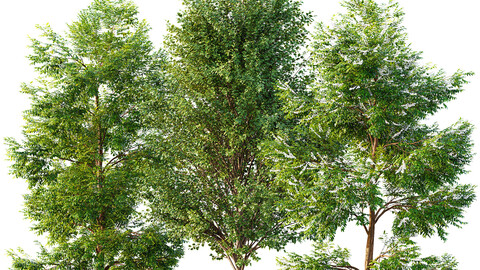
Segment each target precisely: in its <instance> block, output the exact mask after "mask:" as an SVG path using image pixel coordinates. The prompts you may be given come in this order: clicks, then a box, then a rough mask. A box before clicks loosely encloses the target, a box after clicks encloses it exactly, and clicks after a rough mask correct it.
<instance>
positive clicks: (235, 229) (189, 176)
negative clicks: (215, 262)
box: [151, 0, 310, 269]
mask: <svg viewBox="0 0 480 270" xmlns="http://www.w3.org/2000/svg"><path fill="white" fill-rule="evenodd" d="M184 5H185V10H184V11H183V12H181V13H180V15H179V17H178V23H179V25H178V26H170V28H169V31H170V35H169V36H168V37H167V41H166V45H167V48H168V50H169V52H170V54H171V56H172V60H171V65H170V66H169V72H170V74H171V79H172V85H173V87H172V88H173V89H174V91H172V92H171V93H167V94H166V99H167V101H168V102H167V106H168V110H165V109H164V110H162V111H161V112H160V115H161V116H159V119H162V120H161V122H162V123H163V124H162V125H163V126H162V125H159V128H158V130H159V131H158V134H157V140H158V141H159V142H160V143H159V146H158V147H157V149H158V150H159V151H160V153H159V154H163V156H164V157H165V158H166V159H168V157H171V158H172V159H173V160H174V162H175V165H174V166H172V167H171V168H165V167H162V166H158V167H157V168H156V170H157V171H156V172H154V174H156V175H157V179H158V184H156V185H157V187H158V189H157V190H156V191H155V192H154V194H153V195H154V198H155V199H154V202H153V203H152V205H151V206H152V209H153V211H154V214H155V215H156V216H158V217H159V218H160V219H161V220H164V221H166V223H167V224H168V225H170V227H172V228H174V229H175V230H176V231H178V232H181V233H183V235H185V236H186V237H188V238H190V239H192V240H193V241H195V242H196V243H199V244H205V243H207V244H208V245H209V246H210V247H211V248H212V250H213V251H214V252H216V255H215V256H216V258H218V259H222V258H227V259H228V260H229V262H230V264H231V266H232V268H233V269H244V268H245V266H247V265H248V264H250V261H251V260H252V259H254V260H258V259H259V258H258V257H256V255H255V254H256V252H257V250H258V249H259V248H263V247H269V248H274V249H280V248H282V247H283V246H284V245H285V244H286V243H287V242H289V241H291V240H292V237H293V234H292V232H290V231H288V228H287V226H286V224H284V223H282V221H281V220H282V217H283V215H284V211H280V210H279V209H277V206H276V202H277V201H279V200H281V198H282V193H281V190H279V189H278V188H277V187H276V186H275V185H274V184H273V176H272V175H271V173H270V167H268V166H266V165H265V164H264V162H263V160H262V159H261V158H260V156H259V153H260V152H261V151H262V149H261V148H260V147H259V145H260V143H261V142H262V141H263V140H265V139H266V138H270V137H271V136H272V132H273V131H274V130H276V129H277V128H279V126H281V125H282V123H283V120H282V119H283V113H282V112H281V110H280V103H279V100H278V98H277V96H276V93H277V92H278V85H279V83H280V82H282V83H289V82H290V81H292V80H291V79H292V75H293V73H294V69H295V67H296V62H297V61H298V59H299V58H300V54H299V52H298V50H299V48H300V46H301V45H302V43H303V42H304V38H305V36H306V30H305V28H304V26H305V24H306V23H308V22H309V21H310V15H308V14H305V13H304V12H303V11H301V9H300V7H299V6H300V3H299V2H297V1H291V0H268V1H265V0H261V1H260V0H216V1H210V0H202V1H193V0H186V1H184ZM165 111H168V112H169V114H168V115H163V114H164V112H165ZM167 145H168V147H167ZM166 153H168V154H166ZM158 163H159V164H160V163H161V158H160V159H159V162H158ZM168 163H169V162H167V164H168Z"/></svg>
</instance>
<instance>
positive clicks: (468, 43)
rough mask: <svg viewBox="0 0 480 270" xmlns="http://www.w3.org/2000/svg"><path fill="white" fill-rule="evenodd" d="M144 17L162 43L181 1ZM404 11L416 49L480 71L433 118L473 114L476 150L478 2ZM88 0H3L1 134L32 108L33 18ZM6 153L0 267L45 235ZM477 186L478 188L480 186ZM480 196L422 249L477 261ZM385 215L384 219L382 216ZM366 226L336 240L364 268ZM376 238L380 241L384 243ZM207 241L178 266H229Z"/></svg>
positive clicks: (0, 172) (65, 15)
mask: <svg viewBox="0 0 480 270" xmlns="http://www.w3.org/2000/svg"><path fill="white" fill-rule="evenodd" d="M135 2H136V4H137V5H138V6H139V10H140V17H141V18H144V19H146V20H147V21H148V22H149V24H150V25H151V26H152V31H151V32H150V35H151V39H152V40H153V41H154V43H155V46H157V47H160V46H162V37H163V35H164V34H165V29H166V21H167V20H168V21H170V22H175V17H176V13H177V12H178V10H179V9H180V8H181V4H180V1H167V0H163V1H160V0H156V1H155V0H136V1H135ZM399 2H400V5H401V6H402V7H403V8H404V11H405V13H406V16H405V22H404V25H405V26H406V27H407V31H408V33H409V40H410V42H411V43H412V47H413V48H414V49H415V50H419V51H423V52H424V54H423V57H424V61H425V63H434V64H437V65H438V66H439V67H441V68H444V69H445V70H446V71H447V73H452V72H454V71H455V70H457V69H458V68H461V69H463V70H467V71H474V72H476V73H477V74H478V75H475V76H474V77H470V81H471V83H470V84H468V85H467V86H466V89H465V91H464V92H463V93H461V94H459V95H458V97H457V99H456V100H455V101H453V102H450V103H449V104H448V109H446V110H443V111H441V112H439V113H438V114H437V115H435V116H434V117H433V118H432V120H434V121H438V122H439V124H440V127H446V126H448V125H450V124H453V123H454V122H456V121H457V120H458V119H459V118H460V117H461V118H463V119H466V120H468V121H470V122H472V123H473V124H474V125H475V126H476V127H477V130H475V132H474V134H473V140H474V141H475V142H476V143H477V146H476V147H475V149H474V151H475V152H476V153H479V152H480V151H479V146H478V145H480V137H479V131H478V127H480V117H479V115H478V114H479V112H480V109H479V107H480V103H479V101H480V100H479V97H480V95H479V94H478V91H479V89H480V79H479V76H480V46H479V37H478V35H479V30H478V29H479V27H480V15H479V13H478V12H479V11H480V2H478V1H477V0H456V1H447V0H400V1H399ZM89 3H90V0H75V1H73V0H72V1H65V0H63V1H62V0H41V1H34V0H15V1H7V0H3V1H2V2H1V5H0V30H1V31H0V37H1V40H0V69H1V70H0V110H1V112H0V117H1V122H0V125H1V129H0V138H4V137H16V138H19V137H20V134H21V126H22V125H23V119H22V111H23V110H26V109H28V108H29V103H28V98H27V97H26V96H24V95H22V94H20V93H19V89H20V87H19V86H20V84H21V83H22V82H31V81H33V80H34V78H35V74H34V72H33V69H32V68H31V67H30V66H29V63H28V61H27V59H26V58H25V57H26V56H27V55H28V54H29V49H28V48H27V46H28V45H29V40H28V36H29V35H30V36H32V37H35V36H36V35H38V31H36V30H35V27H34V26H35V24H41V25H44V24H46V23H50V24H51V26H52V27H53V29H54V30H55V31H56V32H59V33H62V32H63V31H65V24H66V23H70V22H72V21H73V20H75V18H76V15H77V13H78V12H79V11H80V10H81V9H83V8H86V7H87V6H88V5H89ZM303 7H304V9H305V10H311V11H313V12H314V15H315V16H316V17H315V20H316V21H323V22H328V21H329V20H330V18H331V16H332V15H333V14H335V13H338V12H339V11H341V10H342V9H341V7H340V4H339V1H338V0H322V1H318V0H317V1H315V0H305V1H304V6H303ZM479 158H480V157H479V155H477V156H475V158H474V160H473V162H472V163H471V166H470V167H469V169H470V171H471V172H470V173H469V174H468V175H463V176H462V177H461V182H462V183H472V184H477V181H476V180H477V179H478V176H479V175H480V168H479V165H480V163H479ZM9 164H10V163H9V161H8V160H6V155H5V145H4V144H3V142H2V143H0V207H1V208H0V209H1V212H0V269H8V267H9V266H10V259H9V258H8V257H6V255H5V253H6V250H7V249H12V248H13V249H15V248H17V247H22V248H23V249H25V250H26V251H27V252H28V253H30V254H32V255H34V253H35V252H36V250H37V248H36V246H35V245H34V241H35V240H38V239H42V238H41V237H38V236H36V235H35V234H34V233H33V232H32V231H30V230H29V227H30V225H31V224H30V222H29V221H28V220H26V219H24V217H23V214H22V213H21V210H22V204H23V198H22V194H25V193H26V192H27V189H26V184H25V181H24V180H22V179H14V178H13V177H12V176H11V175H9V173H8V172H9V168H8V166H9ZM477 192H478V189H477ZM479 214H480V203H479V201H476V202H475V203H474V204H473V205H472V207H471V208H469V209H468V210H467V211H466V213H465V218H464V221H466V222H468V224H466V225H465V226H463V228H462V229H458V228H451V229H449V232H450V234H449V237H448V241H446V242H443V241H441V240H439V239H438V238H431V239H417V240H418V241H419V242H420V243H421V246H422V252H423V254H424V255H430V254H436V255H440V254H443V253H445V252H447V253H450V254H453V255H454V256H455V257H456V258H457V259H458V261H459V262H460V266H459V269H478V255H479V249H478V246H477V245H478V243H480V233H479V231H480V216H479ZM385 221H386V222H385ZM380 226H383V227H382V228H381V229H378V230H377V232H379V234H380V233H381V232H382V231H383V230H384V229H385V230H387V229H388V219H385V220H384V222H383V223H382V224H380ZM365 240H366V239H365V233H364V231H363V229H362V228H360V227H355V226H349V227H348V228H347V230H346V232H344V233H339V234H338V236H337V238H336V242H337V244H339V245H341V246H342V247H348V248H350V249H351V252H352V260H351V263H352V264H353V265H354V266H357V267H359V268H362V266H363V258H364V247H365ZM381 246H382V245H381V243H380V242H377V248H381ZM286 250H287V251H288V252H299V253H305V252H308V251H309V250H310V244H309V243H302V244H296V245H293V244H291V245H288V246H287V248H286ZM209 253H210V252H209V250H208V248H203V249H200V250H199V251H188V250H187V251H186V254H185V256H184V257H183V258H182V259H181V260H180V264H179V266H178V268H177V269H181V270H188V269H211V270H215V269H229V268H230V266H229V264H228V262H227V261H212V260H211V259H210V257H209V256H208V254H209ZM282 254H284V253H277V252H275V251H270V250H262V251H260V257H261V258H262V260H261V261H260V262H255V263H253V265H252V266H251V267H249V269H251V270H264V269H276V262H275V258H276V256H279V255H282Z"/></svg>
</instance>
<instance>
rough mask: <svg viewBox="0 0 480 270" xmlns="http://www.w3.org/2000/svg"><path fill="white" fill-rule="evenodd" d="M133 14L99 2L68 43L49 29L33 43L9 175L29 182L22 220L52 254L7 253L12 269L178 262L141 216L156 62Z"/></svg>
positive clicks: (173, 245) (172, 246)
mask: <svg viewBox="0 0 480 270" xmlns="http://www.w3.org/2000/svg"><path fill="white" fill-rule="evenodd" d="M136 15H137V8H136V7H135V6H134V5H133V4H132V3H131V2H128V1H122V0H119V1H113V0H112V1H110V0H96V1H94V2H93V3H92V4H91V5H90V6H89V7H88V8H87V9H85V10H83V11H81V12H80V13H79V15H78V19H77V21H75V22H73V23H72V24H70V25H69V26H68V32H67V34H66V36H65V37H63V36H61V35H59V34H57V33H55V32H54V31H53V30H52V29H51V28H50V27H49V26H46V27H40V30H41V32H42V35H41V38H40V39H32V45H31V48H32V50H33V53H32V54H31V55H30V56H29V59H30V61H31V63H32V65H34V67H35V69H36V71H37V72H38V73H39V74H40V77H39V79H38V83H37V84H32V85H27V84H25V85H23V87H22V91H23V92H24V93H26V94H28V95H29V96H30V98H31V108H30V109H29V110H27V111H25V121H26V124H25V126H24V128H23V135H24V139H23V141H20V142H17V141H15V140H14V139H8V140H7V143H8V144H9V156H10V158H11V159H12V161H13V165H12V172H13V174H14V175H15V176H16V177H19V178H23V179H26V180H27V182H28V187H29V190H30V193H29V194H27V195H25V215H26V216H27V217H28V218H29V219H31V220H32V221H33V222H34V225H33V230H34V231H35V232H37V233H38V234H46V235H47V238H48V240H49V242H48V243H49V245H50V246H52V249H51V250H47V249H46V248H43V247H42V251H41V252H40V253H39V258H38V259H36V260H29V259H27V258H22V257H21V256H19V255H15V253H12V257H13V258H14V266H13V267H14V269H51V267H55V268H58V269H152V268H155V269H170V268H172V267H173V266H175V265H176V263H177V260H178V258H179V257H180V256H181V255H182V254H183V251H182V243H181V241H178V240H174V239H170V238H169V237H168V236H167V235H166V234H165V230H164V229H163V228H162V227H161V226H159V225H152V224H150V223H147V222H146V221H145V220H144V218H143V217H142V216H141V214H140V213H139V212H138V207H139V206H140V204H141V201H142V198H141V194H142V192H141V191H142V188H143V185H144V182H145V176H144V174H143V171H144V166H145V164H146V163H145V157H146V155H147V152H146V150H145V147H144V146H143V143H142V139H141V136H142V134H143V133H144V132H145V125H144V124H143V121H144V120H143V119H145V114H146V112H145V110H144V108H145V107H146V104H148V103H149V100H151V99H152V96H153V92H152V91H153V90H152V86H153V85H156V84H159V83H162V82H161V80H162V78H161V77H160V76H158V73H159V72H160V70H159V68H160V67H161V62H162V59H161V58H160V55H159V54H157V53H154V52H153V47H152V44H151V42H150V41H149V40H148V36H147V33H148V30H149V27H148V26H147V25H146V23H145V22H144V21H139V20H138V19H137V17H136Z"/></svg>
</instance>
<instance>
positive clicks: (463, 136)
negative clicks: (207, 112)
mask: <svg viewBox="0 0 480 270" xmlns="http://www.w3.org/2000/svg"><path fill="white" fill-rule="evenodd" d="M343 6H344V7H345V8H346V13H344V14H339V15H338V16H337V17H335V19H334V22H333V25H332V26H326V25H324V24H319V25H318V27H317V30H316V32H315V34H314V38H313V44H312V46H311V54H312V57H311V63H310V68H311V71H312V73H313V76H314V81H313V82H312V84H311V86H310V87H309V88H308V89H307V90H305V91H297V92H294V91H286V92H285V93H284V100H285V101H286V103H287V104H288V105H287V106H286V107H285V110H286V112H287V113H289V115H290V117H291V118H293V119H296V120H297V121H298V123H299V125H298V126H297V127H296V129H295V131H294V132H291V133H286V132H285V133H284V134H282V135H280V136H279V139H278V140H277V143H276V144H274V146H273V147H274V149H273V151H272V152H273V155H272V158H271V159H272V160H274V161H276V163H277V169H278V170H279V173H280V175H281V178H282V179H284V182H285V183H286V187H287V188H289V189H290V190H291V192H292V193H293V194H295V196H294V199H293V200H292V202H291V204H290V206H289V208H290V209H292V210H296V211H292V212H293V214H292V218H293V219H294V220H299V221H300V222H302V223H303V225H304V226H305V227H306V230H307V234H309V235H310V236H311V237H313V238H316V239H320V240H322V239H325V238H333V237H334V235H335V233H336V232H337V229H339V228H345V226H346V225H347V223H348V222H350V221H353V222H355V223H356V224H357V225H359V226H361V227H363V229H364V231H365V233H366V234H367V244H366V255H365V268H366V269H369V268H370V267H372V263H373V247H374V242H375V224H376V223H377V222H378V221H379V219H380V218H381V217H383V216H384V214H386V213H392V214H393V215H394V217H395V219H394V222H393V224H392V231H393V233H394V234H395V236H402V237H407V238H408V237H411V236H416V235H422V236H425V237H430V236H432V235H434V234H436V235H438V236H439V237H441V238H442V239H446V235H447V232H446V229H447V228H448V227H449V226H461V225H462V224H463V221H462V217H463V211H464V209H465V208H466V207H468V206H469V205H470V204H471V203H472V202H473V200H474V199H475V194H474V187H473V186H471V185H463V184H460V183H458V180H459V176H460V175H462V174H464V173H466V169H465V166H466V165H467V164H468V163H469V162H470V160H471V158H472V153H471V148H472V142H471V138H470V136H471V132H472V125H471V124H469V123H468V122H466V121H462V120H459V121H458V122H457V123H455V124H453V125H452V126H450V127H448V128H446V129H443V130H442V129H439V128H438V127H437V126H436V125H429V124H427V122H426V118H427V117H428V116H430V115H433V114H434V113H435V112H437V111H438V110H439V109H442V108H444V107H445V106H446V105H445V104H446V102H448V101H450V100H452V99H453V98H454V97H455V94H457V93H459V92H460V91H462V87H463V85H464V84H465V83H466V82H467V81H466V76H468V75H471V73H468V72H462V71H458V72H456V73H454V74H452V75H446V74H445V73H444V72H443V71H442V70H439V69H436V68H435V67H433V66H425V65H422V64H421V63H420V60H421V53H419V52H415V51H413V50H412V49H411V48H410V46H409V43H408V41H407V35H406V33H405V29H404V27H403V26H402V24H401V23H402V18H403V12H402V10H401V9H400V8H399V7H398V4H397V3H394V2H390V3H388V4H384V5H381V4H377V3H376V2H374V1H372V0H349V1H344V2H343ZM292 134H293V135H292ZM286 165H288V166H286Z"/></svg>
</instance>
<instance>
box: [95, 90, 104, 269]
mask: <svg viewBox="0 0 480 270" xmlns="http://www.w3.org/2000/svg"><path fill="white" fill-rule="evenodd" d="M95 107H96V108H95V109H96V111H97V112H98V111H99V109H100V98H99V96H98V94H97V95H95ZM96 121H98V123H96V125H95V126H96V133H97V134H96V135H97V138H96V139H97V153H96V158H95V168H96V172H95V173H96V178H97V188H98V192H101V189H102V188H103V172H102V170H103V137H102V126H101V123H100V119H96ZM104 223H105V211H103V210H102V211H101V213H100V215H99V216H98V218H97V224H98V225H99V227H100V230H104V228H105V227H104ZM102 250H103V247H102V246H101V245H97V247H96V249H95V251H96V253H97V255H100V254H101V253H102ZM100 257H103V256H102V255H100ZM102 265H103V263H102Z"/></svg>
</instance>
